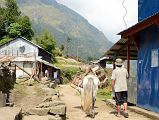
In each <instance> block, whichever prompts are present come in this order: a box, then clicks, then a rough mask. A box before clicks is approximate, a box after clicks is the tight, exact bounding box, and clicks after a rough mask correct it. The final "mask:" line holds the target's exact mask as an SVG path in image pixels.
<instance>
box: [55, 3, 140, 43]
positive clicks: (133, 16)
mask: <svg viewBox="0 0 159 120" xmlns="http://www.w3.org/2000/svg"><path fill="white" fill-rule="evenodd" d="M57 2H59V3H61V4H64V5H66V6H67V7H69V8H71V9H73V10H74V11H76V12H77V13H79V14H80V15H82V16H83V17H84V18H85V19H87V20H88V21H89V23H90V24H92V25H93V26H95V27H96V28H98V29H99V30H100V31H102V32H103V33H104V34H105V36H106V37H107V38H108V39H109V40H110V41H112V42H114V43H115V42H117V41H118V40H119V39H120V36H119V35H117V33H119V32H120V31H122V30H124V29H126V25H125V24H124V21H123V17H124V14H125V9H124V7H123V6H122V2H123V0H57ZM124 6H125V7H126V8H127V14H126V17H125V21H126V24H127V27H130V26H132V25H134V24H136V23H137V17H138V0H125V1H124Z"/></svg>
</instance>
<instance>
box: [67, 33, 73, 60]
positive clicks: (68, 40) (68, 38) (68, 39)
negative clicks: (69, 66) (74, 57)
mask: <svg viewBox="0 0 159 120" xmlns="http://www.w3.org/2000/svg"><path fill="white" fill-rule="evenodd" d="M71 40H72V39H71V38H70V37H69V36H68V37H67V39H66V56H67V57H68V56H69V51H68V50H69V44H70V42H71Z"/></svg>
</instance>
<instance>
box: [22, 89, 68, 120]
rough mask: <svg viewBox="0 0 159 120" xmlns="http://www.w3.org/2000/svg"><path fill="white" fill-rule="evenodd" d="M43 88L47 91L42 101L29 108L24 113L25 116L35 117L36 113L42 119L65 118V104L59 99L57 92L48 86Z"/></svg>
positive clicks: (60, 119)
mask: <svg viewBox="0 0 159 120" xmlns="http://www.w3.org/2000/svg"><path fill="white" fill-rule="evenodd" d="M44 89H45V90H46V91H47V96H46V97H45V98H44V100H43V102H42V103H41V104H39V105H37V106H36V107H35V108H31V109H29V110H28V111H27V112H26V113H25V116H29V117H31V116H34V117H35V115H36V116H38V117H41V118H43V120H45V119H46V120H66V105H65V103H64V102H63V101H62V100H60V98H59V92H57V91H56V90H55V89H51V88H48V87H46V88H44ZM44 116H45V119H44ZM36 118H37V117H36ZM30 119H31V118H30ZM24 120H25V119H24ZM26 120H27V119H26Z"/></svg>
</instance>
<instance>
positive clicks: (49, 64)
mask: <svg viewBox="0 0 159 120" xmlns="http://www.w3.org/2000/svg"><path fill="white" fill-rule="evenodd" d="M37 61H39V62H42V63H44V64H45V65H48V66H50V67H53V68H55V69H60V68H58V67H56V66H55V65H53V64H51V63H49V62H47V61H45V60H42V59H40V58H38V59H37Z"/></svg>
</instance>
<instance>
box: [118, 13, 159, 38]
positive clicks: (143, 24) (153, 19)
mask: <svg viewBox="0 0 159 120" xmlns="http://www.w3.org/2000/svg"><path fill="white" fill-rule="evenodd" d="M153 24H157V25H159V12H158V13H156V14H154V15H152V16H150V17H148V18H147V19H145V20H143V21H140V22H138V23H137V24H135V25H133V26H132V27H129V28H128V29H126V30H123V31H121V32H120V33H118V35H121V37H122V38H126V37H128V36H130V35H133V34H135V33H137V32H139V31H141V30H143V29H145V28H147V27H149V26H151V25H153Z"/></svg>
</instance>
